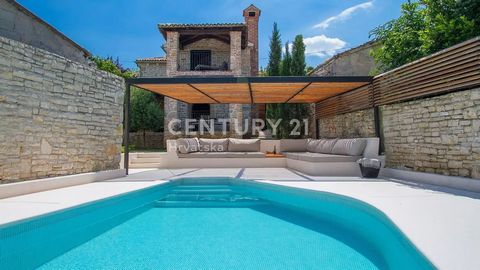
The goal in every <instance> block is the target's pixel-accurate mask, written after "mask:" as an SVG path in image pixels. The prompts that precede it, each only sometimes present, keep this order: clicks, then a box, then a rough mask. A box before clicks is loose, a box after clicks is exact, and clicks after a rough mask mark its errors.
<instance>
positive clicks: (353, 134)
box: [318, 109, 375, 138]
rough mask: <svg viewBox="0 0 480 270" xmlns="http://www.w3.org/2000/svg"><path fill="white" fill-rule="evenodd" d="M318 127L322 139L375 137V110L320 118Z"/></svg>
mask: <svg viewBox="0 0 480 270" xmlns="http://www.w3.org/2000/svg"><path fill="white" fill-rule="evenodd" d="M318 125H319V126H318V131H319V137H320V138H369V137H375V122H374V115H373V109H367V110H361V111H356V112H351V113H346V114H340V115H336V116H331V117H325V118H320V119H319V121H318Z"/></svg>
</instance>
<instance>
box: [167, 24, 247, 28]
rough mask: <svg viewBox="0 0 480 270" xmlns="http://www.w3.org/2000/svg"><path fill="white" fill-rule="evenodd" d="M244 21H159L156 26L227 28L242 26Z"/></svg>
mask: <svg viewBox="0 0 480 270" xmlns="http://www.w3.org/2000/svg"><path fill="white" fill-rule="evenodd" d="M244 26H246V25H245V23H160V24H158V28H160V29H170V28H223V27H225V28H229V27H244Z"/></svg>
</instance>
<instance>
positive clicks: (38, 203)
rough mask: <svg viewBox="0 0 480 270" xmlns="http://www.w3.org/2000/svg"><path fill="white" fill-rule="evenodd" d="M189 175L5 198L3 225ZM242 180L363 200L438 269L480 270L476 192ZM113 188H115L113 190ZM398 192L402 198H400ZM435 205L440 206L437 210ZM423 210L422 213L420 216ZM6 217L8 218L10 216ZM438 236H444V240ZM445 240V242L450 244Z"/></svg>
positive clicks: (479, 202)
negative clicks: (12, 212) (460, 236)
mask: <svg viewBox="0 0 480 270" xmlns="http://www.w3.org/2000/svg"><path fill="white" fill-rule="evenodd" d="M257 170H258V169H257ZM186 176H187V177H199V176H188V174H187V175H185V174H180V175H174V176H171V177H162V178H161V179H157V180H150V181H122V180H125V178H118V179H113V180H110V181H102V182H94V183H89V184H84V185H78V186H72V187H66V188H61V189H56V190H50V191H43V192H38V193H33V194H28V195H22V196H17V197H11V198H7V199H1V200H0V213H2V212H3V213H6V212H5V210H10V211H14V214H13V216H12V215H10V217H9V218H8V214H7V215H4V214H0V225H2V224H3V225H5V224H7V223H10V222H18V221H20V220H23V219H28V218H32V217H35V216H39V215H43V214H48V213H52V212H55V211H59V210H65V209H68V208H71V207H75V206H78V205H82V204H85V203H90V202H94V201H97V200H102V199H107V198H110V197H114V196H119V195H123V194H126V193H129V192H133V191H138V190H141V189H145V188H149V187H153V186H157V185H161V184H163V183H167V182H169V180H174V179H178V178H185V177H186ZM212 176H213V175H212ZM216 176H217V175H216ZM200 177H201V176H200ZM240 179H243V180H253V181H258V182H265V183H269V184H275V185H281V186H287V187H294V188H300V189H308V190H315V191H322V192H329V193H333V194H338V195H343V196H347V197H351V198H354V199H357V200H360V201H362V202H365V203H367V204H369V205H371V206H373V207H374V208H376V209H378V210H379V211H381V212H382V213H384V214H385V215H386V216H387V217H388V218H389V219H390V220H391V221H392V222H393V223H394V224H395V225H396V226H397V227H398V228H399V229H400V230H401V231H402V232H403V233H404V234H405V235H406V236H407V237H408V238H409V239H410V241H411V242H412V243H413V244H414V245H415V246H416V247H417V248H418V249H419V250H420V251H421V252H422V253H423V254H424V255H425V256H426V257H427V258H428V259H429V260H430V261H431V262H432V263H433V264H434V265H436V266H437V267H439V268H448V269H452V268H458V269H480V262H478V260H475V256H473V255H478V254H476V253H475V252H474V251H475V250H480V233H479V231H478V230H475V228H478V226H479V225H480V218H478V217H476V215H475V213H478V212H477V210H480V200H479V198H480V195H479V196H478V197H475V196H474V195H472V196H473V198H472V197H468V195H469V194H470V193H467V194H466V196H465V194H451V193H445V192H444V191H435V192H432V190H429V189H427V188H426V187H411V186H409V185H408V183H398V182H392V181H384V182H382V181H379V182H363V181H359V179H353V178H352V179H350V180H348V181H344V182H342V181H340V182H337V181H330V182H325V181H288V180H285V181H279V180H268V179H265V178H264V179H248V178H240ZM382 185H383V186H385V187H386V188H385V190H386V191H387V194H374V195H372V194H373V193H371V194H369V193H368V190H369V187H368V186H370V188H371V187H376V188H377V189H378V187H380V188H379V191H381V190H383V189H382V187H381V186H382ZM114 186H115V188H113V187H114ZM362 186H365V187H366V188H365V187H363V188H362ZM352 187H353V189H352ZM410 189H414V190H410ZM388 192H392V193H394V194H390V195H389V194H388ZM402 192H403V193H405V195H403V193H402ZM437 192H439V193H437ZM410 193H412V194H413V196H414V197H408V196H410V195H408V194H410ZM72 195H73V196H72ZM394 195H395V196H397V197H395V196H394ZM459 195H460V196H459ZM470 195H471V194H470ZM402 196H405V197H402ZM415 196H417V197H415ZM48 198H51V200H50V202H51V203H49V200H48ZM53 198H56V199H53ZM418 199H420V200H419V201H422V200H423V201H424V204H423V205H421V204H420V205H418V206H416V205H412V201H411V200H414V202H415V201H416V200H418ZM58 200H63V201H64V203H55V202H54V201H58ZM456 201H460V202H456ZM452 202H456V203H455V204H460V205H464V206H468V205H470V208H468V209H473V210H475V211H473V210H472V212H468V209H467V212H466V213H469V214H471V215H470V216H469V215H463V214H465V213H464V212H465V210H463V212H462V209H461V208H456V209H451V210H448V209H445V208H441V207H442V205H443V206H448V205H449V204H450V203H452ZM397 203H398V204H397ZM437 205H438V206H439V207H440V211H438V208H437V207H436V206H437ZM5 206H6V207H5ZM435 208H437V209H436V210H435ZM422 209H423V210H425V209H427V210H429V211H430V212H429V214H430V215H429V214H427V215H425V213H422ZM406 210H408V211H406ZM447 210H448V211H447ZM455 212H457V216H452V217H450V216H448V215H455ZM458 212H460V215H458ZM419 213H421V215H420V214H419ZM6 216H7V218H5V217H6ZM412 216H415V217H412ZM477 216H478V215H477ZM457 217H462V218H463V222H461V221H458V220H457ZM426 221H427V222H426ZM455 224H464V225H466V227H465V226H463V227H461V228H460V230H459V229H457V227H456V226H455ZM412 225H413V226H412ZM429 230H430V231H433V235H437V236H438V237H437V239H434V240H436V241H433V243H435V245H434V244H432V237H431V233H429ZM465 230H466V231H468V233H465ZM425 233H427V234H428V235H429V236H427V237H426V236H425V235H424V234H425ZM469 233H470V234H469ZM455 234H457V235H458V234H461V235H462V237H463V238H459V239H458V241H456V240H457V239H455V237H452V235H455ZM465 235H467V236H469V237H471V238H473V241H472V240H470V241H467V242H465V245H470V246H462V243H459V242H461V241H465ZM449 236H450V237H449ZM438 239H441V240H440V241H439V240H438ZM443 240H445V242H446V243H445V242H444V241H443ZM475 241H477V243H475ZM472 243H473V244H472ZM452 244H453V246H452ZM442 245H444V246H450V247H451V248H449V249H448V251H449V254H450V256H448V255H446V253H445V248H443V249H442V248H438V246H440V247H441V246H442ZM455 247H456V248H455ZM442 250H443V251H442ZM439 251H442V252H439ZM459 252H460V253H459ZM469 252H470V253H469ZM472 252H473V253H472ZM477 253H480V252H477ZM459 257H460V258H462V257H463V259H459ZM468 258H470V259H468Z"/></svg>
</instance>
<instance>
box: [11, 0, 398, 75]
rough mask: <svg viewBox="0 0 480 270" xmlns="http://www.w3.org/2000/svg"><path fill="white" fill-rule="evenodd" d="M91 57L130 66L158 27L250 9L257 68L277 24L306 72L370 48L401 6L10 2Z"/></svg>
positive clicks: (301, 1)
mask: <svg viewBox="0 0 480 270" xmlns="http://www.w3.org/2000/svg"><path fill="white" fill-rule="evenodd" d="M17 1H18V2H19V3H20V4H22V5H23V6H25V7H26V8H27V9H29V10H30V11H32V12H33V13H35V14H36V15H37V16H39V17H40V18H42V19H43V20H45V21H46V22H48V23H49V24H51V25H53V26H54V27H55V28H57V29H58V30H60V31H61V32H62V33H64V34H65V35H67V36H68V37H70V38H71V39H72V40H74V41H75V42H77V43H78V44H79V45H81V46H82V47H84V48H86V49H87V50H89V51H90V52H91V53H92V54H94V55H100V56H112V57H115V58H116V57H118V58H119V60H120V62H121V63H122V64H123V65H124V66H125V67H129V68H136V65H135V59H138V58H144V57H154V56H163V55H164V51H163V50H162V49H161V45H162V44H163V43H164V42H165V40H164V39H163V37H162V35H161V34H160V33H159V31H158V29H157V24H158V23H218V22H243V16H242V11H243V9H244V8H246V7H248V6H249V5H250V4H254V5H255V6H257V7H258V8H260V9H261V10H262V13H261V16H260V23H259V43H260V45H259V58H260V66H262V67H265V66H266V65H267V63H268V51H269V38H270V36H271V32H272V28H273V23H274V22H277V24H278V26H279V29H280V33H281V37H282V41H283V42H284V43H285V42H286V41H292V40H293V39H294V37H295V36H296V35H298V34H302V35H303V37H304V42H305V44H306V46H307V49H306V60H307V65H310V66H316V65H318V64H321V63H322V62H324V61H325V60H326V59H328V58H329V57H331V56H333V55H334V54H335V53H339V52H342V51H345V50H347V49H349V48H353V47H356V46H358V45H361V44H363V43H365V42H367V41H369V32H370V30H371V29H373V28H375V27H376V26H379V25H381V24H384V23H386V22H387V21H389V20H391V19H394V18H397V17H398V16H399V14H400V4H401V3H403V2H405V0H371V1H369V0H330V1H326V0H317V1H314V0H201V1H200V0H199V1H193V0H182V1H178V0H177V1H175V0H137V1H131V0H100V1H99V0H80V1H79V0H47V1H39V0H17Z"/></svg>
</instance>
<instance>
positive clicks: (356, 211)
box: [0, 179, 433, 269]
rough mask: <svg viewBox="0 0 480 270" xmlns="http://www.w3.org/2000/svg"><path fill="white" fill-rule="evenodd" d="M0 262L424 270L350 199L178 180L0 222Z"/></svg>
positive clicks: (22, 265)
mask: <svg viewBox="0 0 480 270" xmlns="http://www.w3.org/2000/svg"><path fill="white" fill-rule="evenodd" d="M0 233H1V234H0V243H1V244H2V245H1V246H0V269H33V268H38V269H432V268H433V267H432V265H431V264H430V263H429V262H428V261H427V260H426V259H425V258H424V257H423V256H422V255H421V254H420V253H419V252H418V251H417V250H416V249H415V248H414V247H413V246H412V245H411V243H410V242H409V241H408V240H407V239H406V238H405V237H404V236H403V235H402V234H401V233H400V232H399V231H398V230H397V229H396V228H395V226H394V225H393V224H391V222H390V221H389V220H388V219H386V217H385V216H383V215H382V214H381V213H380V212H378V211H377V210H375V209H373V208H371V207H370V206H368V205H366V204H363V203H361V202H358V201H354V200H352V199H348V198H345V197H340V196H337V195H332V194H328V193H319V192H310V191H305V190H297V189H291V188H285V187H278V186H273V185H267V184H258V183H253V182H247V181H237V180H233V179H183V180H179V181H175V182H172V183H170V184H167V185H162V186H158V187H154V188H149V189H146V190H142V191H138V192H133V193H130V194H127V195H123V196H119V197H116V198H113V199H108V200H104V201H101V202H97V203H93V204H89V205H85V206H82V207H78V208H74V209H70V210H67V211H63V212H61V213H55V214H52V215H49V216H45V217H41V218H37V219H33V220H29V221H25V222H22V223H17V224H11V225H8V226H4V227H2V228H0Z"/></svg>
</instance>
